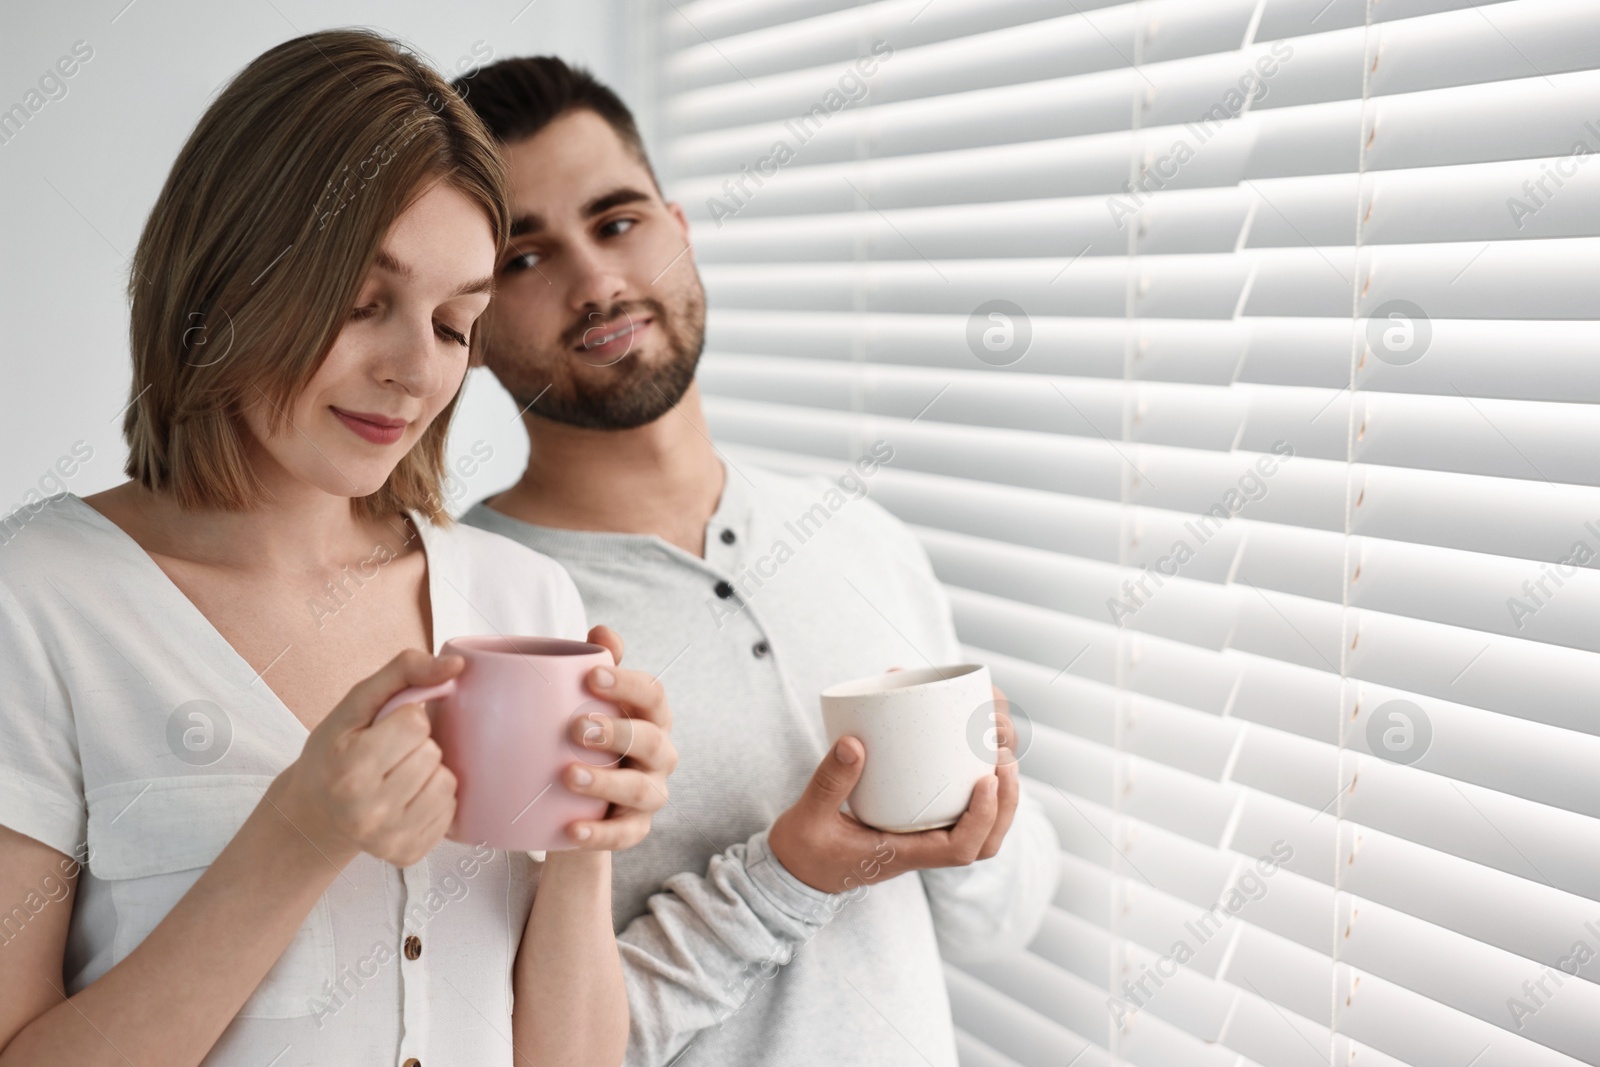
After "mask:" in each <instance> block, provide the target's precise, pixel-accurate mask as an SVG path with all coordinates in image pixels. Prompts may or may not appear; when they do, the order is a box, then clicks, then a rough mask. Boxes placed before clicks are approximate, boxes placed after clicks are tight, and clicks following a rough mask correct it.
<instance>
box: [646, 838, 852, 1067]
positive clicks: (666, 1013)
mask: <svg viewBox="0 0 1600 1067" xmlns="http://www.w3.org/2000/svg"><path fill="white" fill-rule="evenodd" d="M851 899H852V894H850V893H845V894H829V893H823V892H821V891H819V890H816V889H812V888H811V887H810V886H808V885H806V884H805V883H804V882H802V881H800V880H799V879H798V878H796V877H795V876H794V875H792V874H790V873H789V872H788V871H787V870H785V869H784V868H783V866H782V865H781V864H780V863H779V862H778V860H777V859H776V858H775V857H774V856H773V855H772V850H771V849H770V848H768V847H767V831H766V830H761V831H759V832H758V833H756V834H755V835H754V836H752V837H751V838H750V839H749V840H748V841H746V842H740V843H739V844H736V845H733V846H732V847H730V848H729V849H727V850H726V851H725V852H722V853H720V854H718V855H716V856H713V857H712V858H711V863H710V865H709V867H708V869H707V870H706V873H705V875H704V876H702V875H699V874H696V873H694V872H692V871H686V872H683V873H681V874H675V875H673V876H672V877H671V878H668V879H667V881H666V884H665V885H664V886H663V887H662V890H661V892H659V893H656V894H655V895H654V896H652V897H651V898H650V900H649V902H648V903H647V905H646V908H647V910H646V911H645V913H644V914H643V915H640V916H639V917H638V918H636V919H634V920H633V921H632V922H631V923H629V924H628V926H627V928H626V929H624V930H623V931H622V933H621V934H620V935H619V936H618V939H617V942H618V944H617V948H618V950H619V951H620V952H621V955H622V973H623V978H624V980H625V981H626V983H627V987H628V1007H629V1011H630V1021H629V1026H630V1034H629V1039H628V1055H627V1059H626V1061H625V1063H626V1067H661V1065H662V1064H666V1063H668V1062H670V1061H671V1060H672V1059H673V1058H674V1057H676V1056H677V1055H679V1054H680V1053H681V1052H682V1051H683V1048H684V1046H686V1045H688V1044H689V1043H690V1042H691V1041H693V1040H694V1038H695V1037H696V1035H698V1034H699V1033H700V1031H702V1030H705V1029H707V1028H709V1027H715V1026H721V1025H722V1023H723V1022H725V1021H726V1020H727V1019H728V1017H729V1016H731V1015H733V1014H734V1013H735V1012H736V1011H738V1010H739V1008H740V1007H742V1006H743V1004H744V1002H745V1001H746V1000H747V999H748V998H749V997H750V995H751V994H752V993H753V992H754V991H755V990H757V989H759V988H760V987H761V986H762V985H763V984H764V983H765V982H767V981H769V980H771V978H772V977H773V975H774V974H776V972H777V971H778V969H779V968H781V967H782V966H783V965H784V964H786V963H788V962H789V960H790V959H791V958H793V956H794V953H795V952H796V951H797V950H798V949H799V948H800V947H801V946H802V945H804V944H805V943H806V942H807V941H809V940H810V939H811V938H812V937H814V936H816V933H817V931H819V930H821V929H822V927H823V926H825V925H827V922H828V920H829V919H831V918H833V916H834V915H835V914H837V912H838V911H839V909H840V908H842V907H843V906H844V905H845V904H846V903H848V902H849V900H851Z"/></svg>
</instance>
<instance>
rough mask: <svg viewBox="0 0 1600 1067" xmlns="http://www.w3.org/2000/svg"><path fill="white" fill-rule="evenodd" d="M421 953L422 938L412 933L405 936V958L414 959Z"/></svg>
mask: <svg viewBox="0 0 1600 1067" xmlns="http://www.w3.org/2000/svg"><path fill="white" fill-rule="evenodd" d="M420 955H422V938H420V937H418V936H417V935H416V934H412V935H411V936H410V937H408V938H406V959H408V960H414V959H416V958H417V957H418V956H420Z"/></svg>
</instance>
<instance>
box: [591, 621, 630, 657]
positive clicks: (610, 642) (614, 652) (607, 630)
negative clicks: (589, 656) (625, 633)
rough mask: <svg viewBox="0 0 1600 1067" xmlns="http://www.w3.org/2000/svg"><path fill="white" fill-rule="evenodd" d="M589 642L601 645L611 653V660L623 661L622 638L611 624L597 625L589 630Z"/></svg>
mask: <svg viewBox="0 0 1600 1067" xmlns="http://www.w3.org/2000/svg"><path fill="white" fill-rule="evenodd" d="M589 643H590V644H591V645H600V646H601V647H602V648H604V649H605V650H606V651H607V652H610V653H611V662H612V663H615V664H618V665H620V664H621V663H622V638H620V637H618V636H617V631H615V630H613V629H612V628H611V627H609V626H596V627H594V628H593V629H591V630H590V631H589Z"/></svg>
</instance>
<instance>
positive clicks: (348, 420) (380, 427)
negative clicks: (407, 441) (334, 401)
mask: <svg viewBox="0 0 1600 1067" xmlns="http://www.w3.org/2000/svg"><path fill="white" fill-rule="evenodd" d="M332 411H333V413H334V414H335V415H337V416H338V417H339V421H340V422H342V423H344V424H345V425H346V426H347V427H349V428H350V429H351V430H352V431H353V432H354V433H355V434H357V435H358V436H359V437H361V438H362V439H363V440H367V441H371V442H372V443H373V444H375V445H392V444H394V443H395V442H396V441H398V440H400V437H401V435H402V434H404V433H405V432H406V420H405V419H392V418H389V417H388V416H387V415H377V414H373V413H371V412H366V411H359V412H358V411H345V410H344V409H342V408H333V409H332Z"/></svg>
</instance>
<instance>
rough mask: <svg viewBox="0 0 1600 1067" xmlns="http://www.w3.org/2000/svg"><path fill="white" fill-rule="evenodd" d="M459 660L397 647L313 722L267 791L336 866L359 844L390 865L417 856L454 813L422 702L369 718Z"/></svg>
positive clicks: (448, 778)
mask: <svg viewBox="0 0 1600 1067" xmlns="http://www.w3.org/2000/svg"><path fill="white" fill-rule="evenodd" d="M464 666H465V661H464V660H462V658H461V657H460V656H439V657H434V656H430V655H428V654H427V653H426V652H423V651H421V650H419V649H407V650H406V651H404V652H401V653H400V654H399V655H397V656H396V657H395V658H394V659H392V660H390V661H389V662H388V663H386V664H385V665H384V666H383V667H382V668H381V669H380V670H379V671H378V672H377V673H376V674H374V675H372V676H371V677H370V678H366V679H364V680H362V681H360V682H358V683H357V684H356V685H355V686H353V687H352V688H351V690H350V692H349V693H348V694H346V696H345V698H344V699H343V700H341V701H340V702H339V703H338V705H337V706H336V707H335V708H334V709H333V710H332V711H331V712H329V713H328V716H327V718H325V719H323V720H322V722H320V723H318V724H317V727H316V729H314V730H312V731H311V734H310V736H309V737H308V738H306V744H305V748H304V749H302V750H301V752H300V757H299V758H298V759H296V760H295V761H294V762H293V763H291V764H290V765H289V766H288V767H287V768H286V769H285V770H284V771H283V772H282V773H281V774H279V775H278V777H277V778H276V779H274V780H273V783H272V785H271V786H270V787H269V788H268V790H267V800H268V801H269V802H270V803H271V804H272V806H273V807H274V808H276V809H277V811H278V813H279V814H280V815H282V816H283V817H284V818H285V819H287V820H288V821H289V822H290V824H291V825H293V826H294V827H295V828H296V829H297V830H299V831H300V833H301V834H303V835H304V836H305V838H306V839H307V840H308V841H310V842H311V844H312V846H313V847H315V848H316V849H317V850H318V851H319V852H321V853H322V854H323V855H324V856H326V857H327V858H328V860H329V862H331V863H334V864H335V865H337V866H339V867H343V866H344V864H346V863H348V862H349V861H350V860H351V859H353V858H355V856H356V854H357V853H360V852H368V853H371V854H372V855H373V856H375V857H377V858H378V859H380V860H383V861H384V862H386V863H392V864H394V865H395V866H396V867H408V866H410V865H411V864H413V863H416V862H417V861H418V860H420V859H422V857H423V856H426V855H427V854H428V853H429V852H430V851H432V849H433V847H434V846H435V845H437V844H438V843H439V840H440V839H441V838H442V837H444V834H445V831H446V830H447V829H448V828H449V826H450V822H451V820H452V819H453V818H454V817H455V811H456V777H455V775H454V774H452V773H451V772H450V769H449V768H448V767H445V766H444V764H443V762H442V756H443V753H442V752H441V750H440V748H439V745H438V744H437V743H436V742H435V741H434V740H433V738H432V737H431V736H430V728H429V723H428V712H427V709H426V707H425V706H424V705H422V704H407V705H406V706H404V707H402V708H399V709H398V710H396V711H395V712H394V713H393V714H391V715H388V716H385V717H384V719H383V720H382V721H380V722H376V723H374V722H373V717H374V716H375V715H377V713H378V709H379V708H381V707H382V706H383V705H384V703H385V702H386V701H387V700H388V699H389V698H390V697H392V696H393V695H394V694H395V693H397V692H399V691H400V690H402V689H404V688H406V687H407V686H431V685H438V684H441V683H443V682H446V681H448V680H450V679H452V678H454V677H456V676H457V675H458V674H460V673H461V670H462V668H463V667H464Z"/></svg>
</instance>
